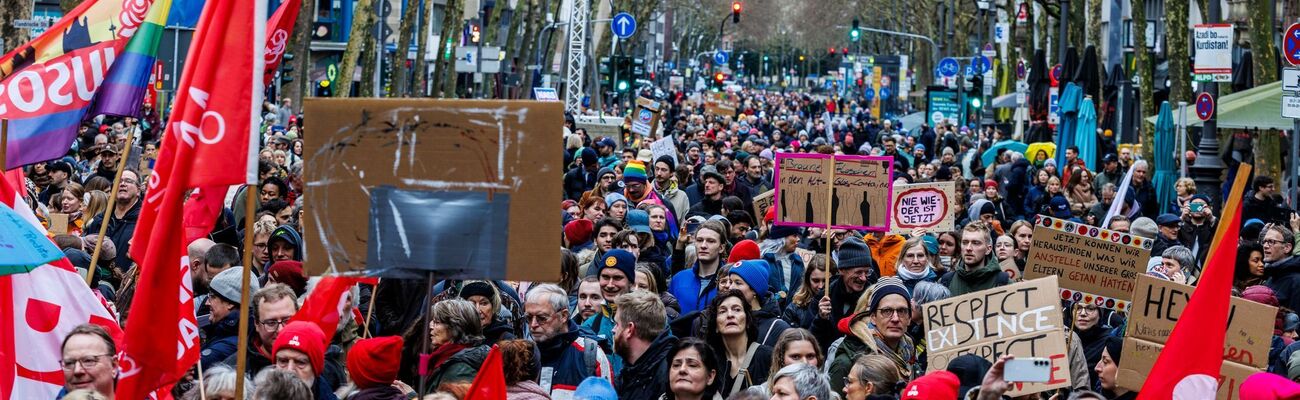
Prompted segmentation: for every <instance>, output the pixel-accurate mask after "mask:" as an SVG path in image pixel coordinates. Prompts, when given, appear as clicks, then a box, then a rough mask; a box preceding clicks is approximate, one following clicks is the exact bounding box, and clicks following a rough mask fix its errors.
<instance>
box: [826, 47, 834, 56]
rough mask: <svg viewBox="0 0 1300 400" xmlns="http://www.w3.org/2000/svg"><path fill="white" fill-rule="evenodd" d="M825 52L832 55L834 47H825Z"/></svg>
mask: <svg viewBox="0 0 1300 400" xmlns="http://www.w3.org/2000/svg"><path fill="white" fill-rule="evenodd" d="M826 54H830V55H832V56H833V55H835V48H834V47H831V48H828V49H826Z"/></svg>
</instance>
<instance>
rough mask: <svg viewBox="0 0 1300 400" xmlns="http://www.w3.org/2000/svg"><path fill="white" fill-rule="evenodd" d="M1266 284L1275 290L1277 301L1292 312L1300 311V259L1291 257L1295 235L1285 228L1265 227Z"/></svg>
mask: <svg viewBox="0 0 1300 400" xmlns="http://www.w3.org/2000/svg"><path fill="white" fill-rule="evenodd" d="M1260 244H1263V245H1264V276H1267V277H1268V280H1267V281H1265V282H1264V283H1265V284H1266V285H1268V287H1269V288H1271V289H1273V293H1274V294H1276V295H1277V301H1278V303H1280V304H1281V305H1282V306H1285V307H1287V308H1290V309H1292V310H1300V308H1298V307H1300V257H1294V256H1292V255H1291V250H1292V249H1293V248H1294V247H1295V234H1294V233H1292V232H1291V230H1290V229H1287V228H1286V227H1285V226H1282V225H1278V224H1268V225H1265V226H1264V235H1263V240H1260Z"/></svg>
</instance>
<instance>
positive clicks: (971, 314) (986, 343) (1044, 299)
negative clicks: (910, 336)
mask: <svg viewBox="0 0 1300 400" xmlns="http://www.w3.org/2000/svg"><path fill="white" fill-rule="evenodd" d="M1059 292H1060V289H1059V288H1058V287H1057V278H1056V277H1055V276H1049V277H1046V278H1041V279H1036V280H1032V281H1026V282H1020V283H1014V284H1010V285H1006V286H1001V287H996V288H993V289H988V290H983V291H979V292H975V293H970V294H966V295H962V296H957V297H953V298H949V299H945V300H942V301H935V302H931V303H927V304H925V305H924V306H922V307H921V321H922V322H923V323H924V324H925V345H926V352H927V353H929V355H928V357H929V366H928V368H929V369H928V371H927V372H929V371H938V370H942V369H944V368H947V366H948V363H949V362H951V361H952V359H954V358H957V357H958V356H961V355H964V354H974V355H977V356H980V357H981V358H984V359H986V360H989V362H993V361H996V360H997V359H998V357H1001V356H1002V355H1003V354H1013V355H1015V356H1016V357H1042V358H1047V359H1049V360H1051V362H1052V367H1051V375H1050V376H1049V380H1048V381H1047V382H1044V383H1023V382H1015V383H1011V386H1010V390H1009V391H1008V392H1007V395H1009V396H1012V397H1015V396H1020V395H1024V394H1031V393H1038V392H1042V391H1046V390H1051V389H1056V388H1062V387H1067V386H1070V361H1069V359H1068V358H1067V356H1066V354H1067V348H1066V345H1065V325H1064V324H1063V323H1062V319H1061V302H1060V300H1058V299H1059V297H1058V293H1059Z"/></svg>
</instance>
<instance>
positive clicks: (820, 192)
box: [773, 153, 894, 231]
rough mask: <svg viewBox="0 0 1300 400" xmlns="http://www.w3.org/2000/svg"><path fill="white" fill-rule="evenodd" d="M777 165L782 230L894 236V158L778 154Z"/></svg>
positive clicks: (778, 205) (776, 177)
mask: <svg viewBox="0 0 1300 400" xmlns="http://www.w3.org/2000/svg"><path fill="white" fill-rule="evenodd" d="M776 164H777V171H776V174H775V177H774V178H773V180H774V181H775V182H776V184H775V186H776V189H775V190H776V196H775V197H776V204H775V206H776V223H777V224H778V225H788V226H804V227H821V228H825V227H826V225H827V223H828V222H829V224H830V225H831V228H835V229H853V230H869V231H886V230H888V227H889V218H890V216H889V214H890V213H889V210H890V198H891V197H892V195H893V189H892V187H891V177H892V175H893V172H894V166H893V164H892V159H891V158H888V157H874V156H835V157H834V159H833V160H832V157H831V156H830V155H826V154H790V153H777V156H776ZM831 169H834V174H833V176H834V177H833V178H832V177H831V176H832V174H830V173H829V172H830V170H831ZM831 179H834V185H831V184H830V182H831Z"/></svg>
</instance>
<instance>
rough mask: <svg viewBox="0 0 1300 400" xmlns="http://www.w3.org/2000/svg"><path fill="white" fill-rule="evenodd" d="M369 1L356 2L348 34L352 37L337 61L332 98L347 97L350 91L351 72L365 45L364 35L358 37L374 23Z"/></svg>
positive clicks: (373, 11)
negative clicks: (337, 74)
mask: <svg viewBox="0 0 1300 400" xmlns="http://www.w3.org/2000/svg"><path fill="white" fill-rule="evenodd" d="M372 4H373V3H372V2H371V1H370V0H357V3H356V8H355V10H356V12H355V14H354V18H353V20H352V27H351V29H350V30H349V32H352V35H351V36H349V37H348V47H347V49H346V50H343V59H342V60H339V78H340V79H339V84H338V85H337V86H335V88H334V97H348V93H349V92H351V91H352V71H353V70H354V69H355V68H356V65H357V58H358V57H359V56H360V55H361V47H362V46H363V45H364V44H365V43H363V42H362V40H364V39H365V36H366V35H364V34H362V35H358V34H357V33H359V32H364V31H367V30H369V29H370V27H371V26H372V25H373V24H374V21H375V9H374V6H373V5H372Z"/></svg>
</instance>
